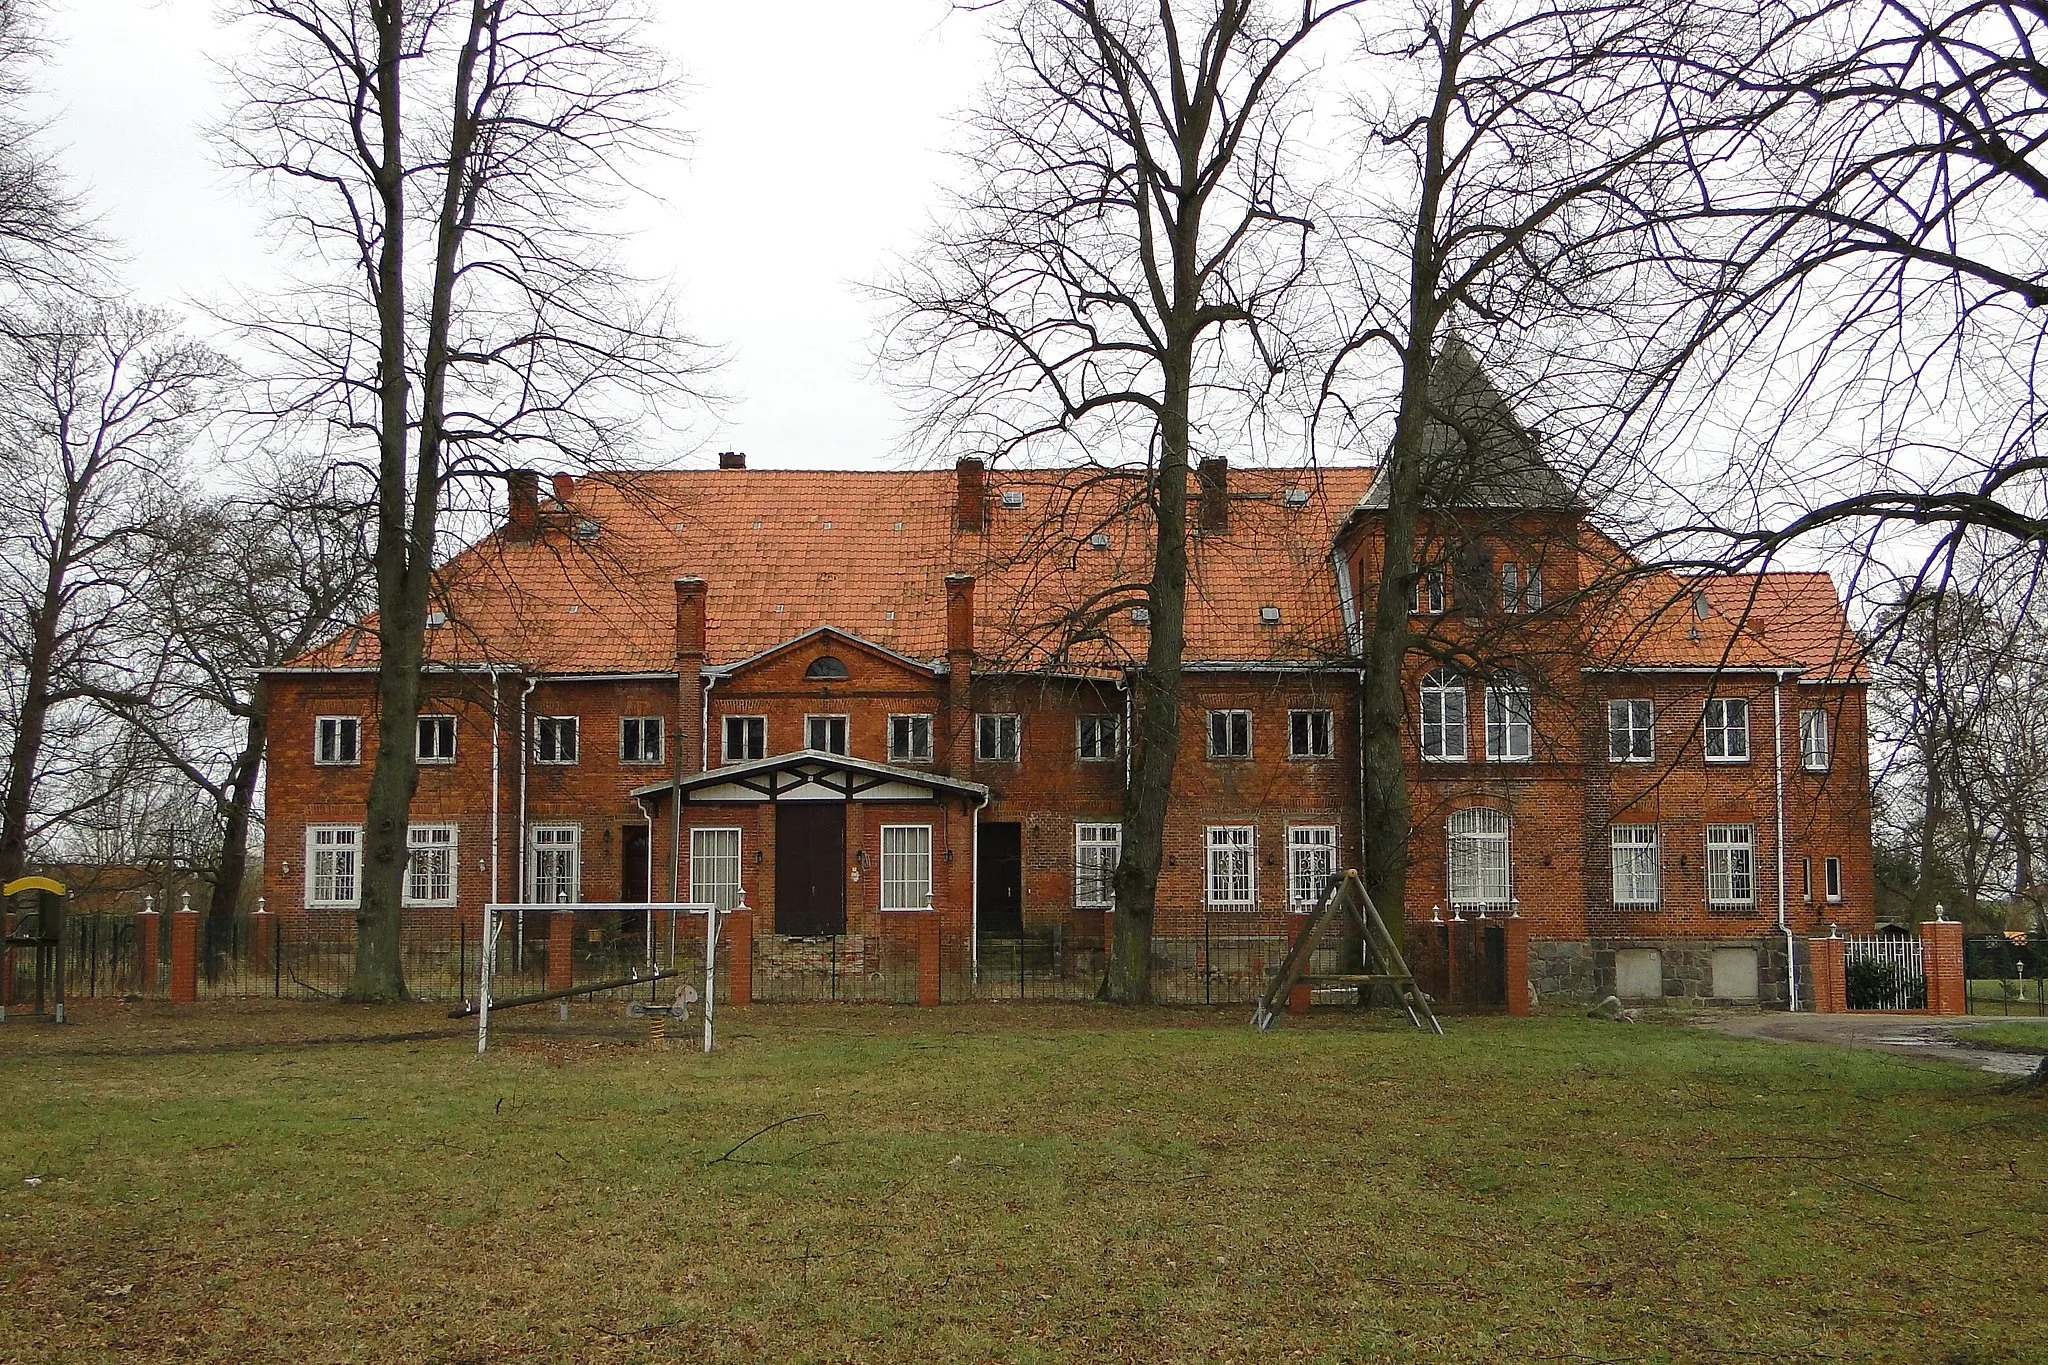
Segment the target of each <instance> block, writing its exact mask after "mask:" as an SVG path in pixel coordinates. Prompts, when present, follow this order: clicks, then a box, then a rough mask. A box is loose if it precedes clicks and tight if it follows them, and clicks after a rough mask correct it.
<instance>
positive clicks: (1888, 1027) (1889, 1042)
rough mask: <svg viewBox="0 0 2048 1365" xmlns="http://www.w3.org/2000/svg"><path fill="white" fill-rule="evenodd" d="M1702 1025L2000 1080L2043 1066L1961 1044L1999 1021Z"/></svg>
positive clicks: (1753, 1020)
mask: <svg viewBox="0 0 2048 1365" xmlns="http://www.w3.org/2000/svg"><path fill="white" fill-rule="evenodd" d="M1697 1022H1698V1023H1699V1024H1700V1025H1701V1026H1703V1027H1706V1028H1712V1029H1718V1030H1719V1031H1720V1032H1722V1033H1730V1034H1734V1035H1735V1036H1736V1037H1738V1038H1768V1039H1770V1040H1772V1041H1773V1042H1779V1043H1833V1044H1836V1045H1838V1046H1842V1047H1868V1048H1875V1049H1877V1050H1878V1051H1880V1052H1890V1053H1892V1054H1894V1055H1896V1056H1913V1057H1933V1058H1935V1059H1937V1060H1940V1061H1946V1062H1955V1063H1957V1064H1959V1065H1962V1066H1970V1067H1975V1068H1977V1069H1978V1070H1979V1071H1988V1072H1991V1073H1992V1074H1993V1075H1997V1076H2029V1075H2032V1074H2033V1072H2034V1069H2035V1067H2037V1066H2039V1065H2040V1062H2041V1059H2040V1057H2039V1056H2037V1055H2033V1054H2030V1053H2023V1052H1994V1051H1991V1050H1990V1049H1988V1048H1976V1047H1968V1046H1963V1045H1962V1044H1961V1040H1962V1039H1963V1038H1967V1036H1968V1034H1969V1030H1971V1029H1973V1028H1978V1027H1981V1026H1983V1025H1985V1024H1996V1023H2001V1022H2003V1021H2002V1020H1998V1019H1987V1018H1962V1019H1932V1018H1928V1017H1926V1016H1924V1015H1913V1014H1904V1015H1896V1014H1895V1015H1885V1014H1726V1015H1717V1016H1711V1017H1703V1018H1701V1019H1699V1020H1698V1021H1697Z"/></svg>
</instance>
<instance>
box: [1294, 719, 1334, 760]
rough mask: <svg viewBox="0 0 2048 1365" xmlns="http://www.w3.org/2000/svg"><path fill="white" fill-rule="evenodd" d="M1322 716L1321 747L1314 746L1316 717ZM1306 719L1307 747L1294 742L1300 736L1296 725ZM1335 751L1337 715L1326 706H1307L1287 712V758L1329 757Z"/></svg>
mask: <svg viewBox="0 0 2048 1365" xmlns="http://www.w3.org/2000/svg"><path fill="white" fill-rule="evenodd" d="M1319 716H1320V717H1321V718H1322V735H1321V739H1322V742H1323V743H1322V747H1321V748H1320V749H1319V748H1317V747H1316V739H1317V735H1316V718H1317V717H1319ZM1304 718H1305V719H1306V721H1307V724H1308V741H1309V744H1308V747H1307V748H1305V749H1304V748H1302V747H1300V745H1299V744H1297V743H1296V741H1297V740H1299V739H1300V738H1301V735H1300V734H1299V733H1298V732H1297V730H1296V727H1297V726H1298V725H1300V724H1301V723H1302V720H1303V719H1304ZM1336 752H1337V717H1336V714H1335V713H1334V712H1332V711H1330V710H1329V709H1328V708H1316V707H1309V708H1305V709H1302V710H1298V711H1289V712H1288V713H1287V756H1288V757H1289V758H1330V757H1332V756H1334V755H1335V754H1336Z"/></svg>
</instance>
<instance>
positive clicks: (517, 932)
mask: <svg viewBox="0 0 2048 1365" xmlns="http://www.w3.org/2000/svg"><path fill="white" fill-rule="evenodd" d="M539 686H540V679H539V678H538V677H531V678H528V679H527V680H526V689H525V690H524V691H522V692H521V693H520V694H519V878H518V886H519V903H520V904H521V905H525V904H526V903H527V902H528V900H529V899H530V888H529V887H528V886H527V884H526V881H527V862H528V859H527V856H526V755H527V751H528V749H530V748H531V747H532V746H531V745H529V744H528V743H527V742H526V735H527V726H526V699H527V698H528V697H530V696H532V695H533V689H534V688H536V687H539ZM513 930H514V932H513V943H512V951H513V952H514V953H515V954H516V955H517V958H518V962H519V965H520V966H522V967H523V966H525V965H526V916H525V915H523V914H521V915H516V916H514V925H513Z"/></svg>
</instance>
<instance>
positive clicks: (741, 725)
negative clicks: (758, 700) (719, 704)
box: [718, 716, 768, 763]
mask: <svg viewBox="0 0 2048 1365" xmlns="http://www.w3.org/2000/svg"><path fill="white" fill-rule="evenodd" d="M750 721H751V722H754V723H755V725H753V726H750V725H749V724H748V722H750ZM720 722H721V723H720V725H719V727H718V729H719V746H720V750H721V752H723V753H724V755H725V759H724V761H725V762H726V763H751V762H752V761H754V760H755V759H757V758H766V757H768V717H766V716H723V717H721V718H720ZM735 722H738V726H737V733H738V737H739V740H740V745H739V747H740V748H742V749H744V748H746V747H747V744H746V741H747V738H748V731H749V730H750V729H751V730H754V732H755V733H757V734H758V735H759V736H760V738H761V752H760V753H758V754H746V753H734V752H733V737H734V734H735ZM756 727H758V728H756Z"/></svg>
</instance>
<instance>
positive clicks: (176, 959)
mask: <svg viewBox="0 0 2048 1365" xmlns="http://www.w3.org/2000/svg"><path fill="white" fill-rule="evenodd" d="M198 998H199V912H198V911H197V910H194V909H193V908H192V897H191V896H190V895H189V894H188V895H187V896H186V897H185V903H184V904H183V905H181V906H180V907H178V911H177V913H176V914H174V915H172V916H171V999H172V1001H173V1002H175V1003H177V1004H180V1005H189V1004H191V1003H192V1002H193V1001H195V1000H197V999H198Z"/></svg>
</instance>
